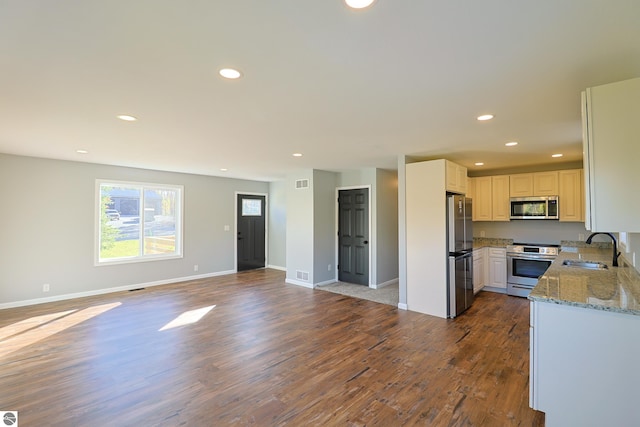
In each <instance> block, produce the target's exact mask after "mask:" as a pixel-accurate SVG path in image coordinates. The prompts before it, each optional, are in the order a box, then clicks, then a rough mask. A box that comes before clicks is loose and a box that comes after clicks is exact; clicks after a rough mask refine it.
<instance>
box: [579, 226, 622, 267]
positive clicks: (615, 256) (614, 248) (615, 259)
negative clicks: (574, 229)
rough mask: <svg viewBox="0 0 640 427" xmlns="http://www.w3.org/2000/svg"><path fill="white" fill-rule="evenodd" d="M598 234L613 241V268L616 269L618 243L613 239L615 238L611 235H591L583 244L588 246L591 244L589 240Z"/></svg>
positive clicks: (618, 253)
mask: <svg viewBox="0 0 640 427" xmlns="http://www.w3.org/2000/svg"><path fill="white" fill-rule="evenodd" d="M598 234H605V235H607V236H609V237H611V240H613V264H612V265H613V266H614V267H617V266H618V257H619V256H620V252H618V242H617V240H616V238H615V236H614V235H613V234H611V233H601V232H598V233H591V235H590V236H589V237H587V241H586V242H585V243H586V244H588V245H590V244H591V240H592V239H593V236H596V235H598Z"/></svg>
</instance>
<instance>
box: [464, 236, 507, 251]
mask: <svg viewBox="0 0 640 427" xmlns="http://www.w3.org/2000/svg"><path fill="white" fill-rule="evenodd" d="M509 245H513V239H500V238H494V237H474V238H473V249H480V248H484V247H489V246H490V247H494V248H506V247H507V246H509Z"/></svg>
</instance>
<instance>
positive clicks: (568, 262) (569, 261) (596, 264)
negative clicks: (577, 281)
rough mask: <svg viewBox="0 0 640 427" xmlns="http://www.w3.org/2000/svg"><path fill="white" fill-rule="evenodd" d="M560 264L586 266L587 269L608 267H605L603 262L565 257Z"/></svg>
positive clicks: (604, 268)
mask: <svg viewBox="0 0 640 427" xmlns="http://www.w3.org/2000/svg"><path fill="white" fill-rule="evenodd" d="M562 265H564V266H566V267H578V268H586V269H588V270H606V269H608V268H609V267H607V264H605V263H603V262H597V261H581V260H575V259H565V260H564V261H562Z"/></svg>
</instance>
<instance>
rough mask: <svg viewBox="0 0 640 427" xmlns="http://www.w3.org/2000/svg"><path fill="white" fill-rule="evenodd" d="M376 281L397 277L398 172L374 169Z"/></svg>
mask: <svg viewBox="0 0 640 427" xmlns="http://www.w3.org/2000/svg"><path fill="white" fill-rule="evenodd" d="M376 196H377V197H376V205H375V206H376V208H375V211H376V216H377V217H376V238H377V246H376V257H375V259H376V264H377V265H376V273H377V274H376V282H375V284H377V285H379V284H382V283H385V282H389V281H392V280H396V279H398V174H397V173H396V172H395V171H387V170H382V169H377V170H376Z"/></svg>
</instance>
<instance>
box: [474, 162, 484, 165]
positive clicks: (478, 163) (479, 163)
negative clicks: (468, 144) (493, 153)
mask: <svg viewBox="0 0 640 427" xmlns="http://www.w3.org/2000/svg"><path fill="white" fill-rule="evenodd" d="M475 165H476V166H484V163H482V162H476V163H475Z"/></svg>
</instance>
